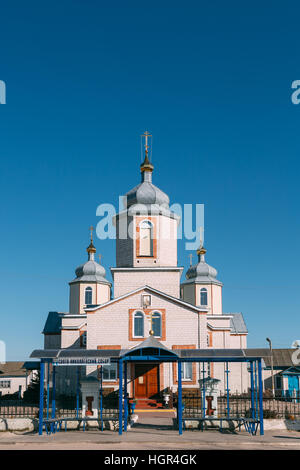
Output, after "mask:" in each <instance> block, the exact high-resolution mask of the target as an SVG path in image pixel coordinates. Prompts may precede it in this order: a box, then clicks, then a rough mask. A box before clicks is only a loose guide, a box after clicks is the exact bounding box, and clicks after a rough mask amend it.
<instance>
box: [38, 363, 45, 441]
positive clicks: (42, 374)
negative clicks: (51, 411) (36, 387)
mask: <svg viewBox="0 0 300 470" xmlns="http://www.w3.org/2000/svg"><path fill="white" fill-rule="evenodd" d="M44 371H45V363H44V360H43V359H41V370H40V403H39V435H40V436H41V435H42V434H43V418H44V416H43V415H44Z"/></svg>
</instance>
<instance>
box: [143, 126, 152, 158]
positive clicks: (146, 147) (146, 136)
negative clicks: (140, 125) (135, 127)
mask: <svg viewBox="0 0 300 470" xmlns="http://www.w3.org/2000/svg"><path fill="white" fill-rule="evenodd" d="M142 137H145V151H146V153H148V148H149V145H148V137H151V134H150V132H148V131H145V132H144V134H143V136H142Z"/></svg>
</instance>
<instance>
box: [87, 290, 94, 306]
mask: <svg viewBox="0 0 300 470" xmlns="http://www.w3.org/2000/svg"><path fill="white" fill-rule="evenodd" d="M92 303H93V289H92V288H91V287H87V288H86V289H85V304H86V305H90V304H92Z"/></svg>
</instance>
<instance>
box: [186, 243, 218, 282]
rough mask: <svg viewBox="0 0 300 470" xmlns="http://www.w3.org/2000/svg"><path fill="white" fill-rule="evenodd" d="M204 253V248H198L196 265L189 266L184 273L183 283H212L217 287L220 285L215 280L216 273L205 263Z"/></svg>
mask: <svg viewBox="0 0 300 470" xmlns="http://www.w3.org/2000/svg"><path fill="white" fill-rule="evenodd" d="M205 252H206V250H205V249H204V248H199V250H198V251H197V253H198V263H197V264H194V265H193V266H190V267H189V269H188V270H187V272H186V275H185V276H186V279H187V281H185V283H186V284H187V283H192V282H196V283H199V284H201V283H203V284H207V283H213V284H217V285H222V283H221V282H220V281H218V280H217V274H218V271H217V270H216V269H215V268H213V267H212V266H210V265H209V264H207V263H206V262H205Z"/></svg>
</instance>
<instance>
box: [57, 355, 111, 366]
mask: <svg viewBox="0 0 300 470" xmlns="http://www.w3.org/2000/svg"><path fill="white" fill-rule="evenodd" d="M108 364H110V357H85V358H82V357H79V358H76V357H72V358H68V357H63V358H58V359H54V360H53V365H54V366H93V365H96V366H106V365H108Z"/></svg>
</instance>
